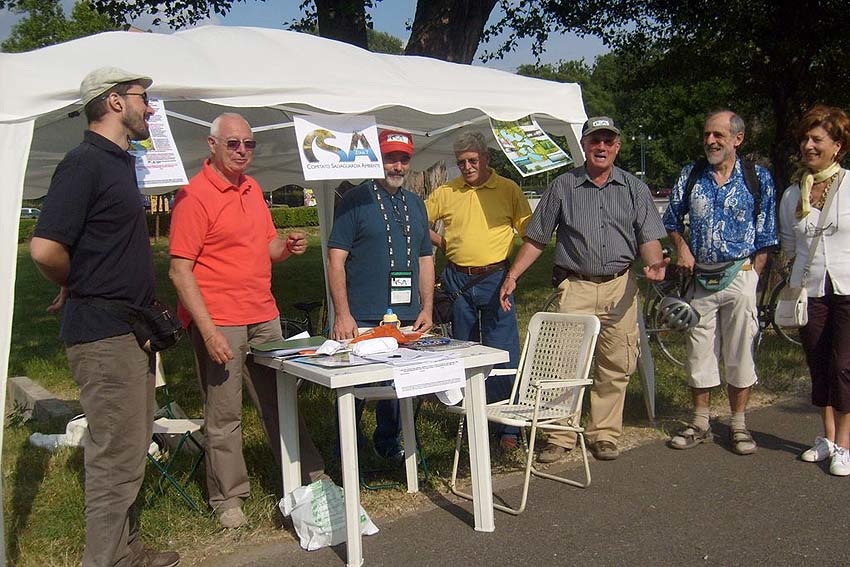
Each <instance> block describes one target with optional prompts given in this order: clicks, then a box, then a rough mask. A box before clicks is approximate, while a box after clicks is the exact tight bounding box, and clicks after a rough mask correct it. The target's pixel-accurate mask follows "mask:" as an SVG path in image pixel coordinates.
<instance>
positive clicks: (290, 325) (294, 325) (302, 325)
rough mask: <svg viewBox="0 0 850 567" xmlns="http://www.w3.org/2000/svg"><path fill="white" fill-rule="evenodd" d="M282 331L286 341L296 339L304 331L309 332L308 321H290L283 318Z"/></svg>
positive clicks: (281, 319)
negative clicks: (291, 338)
mask: <svg viewBox="0 0 850 567" xmlns="http://www.w3.org/2000/svg"><path fill="white" fill-rule="evenodd" d="M280 330H281V333H282V334H283V338H284V339H288V338H290V337H294V336H295V335H297V334H298V333H303V332H304V331H309V329H308V328H307V322H306V321H299V320H298V319H290V318H288V317H283V316H282V317H281V318H280Z"/></svg>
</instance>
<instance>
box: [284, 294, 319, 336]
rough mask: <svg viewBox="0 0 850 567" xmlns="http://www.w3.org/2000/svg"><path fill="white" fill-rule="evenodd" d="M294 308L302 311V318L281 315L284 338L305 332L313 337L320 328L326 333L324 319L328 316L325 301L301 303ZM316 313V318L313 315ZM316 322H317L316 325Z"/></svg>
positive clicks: (294, 304) (293, 305) (295, 304)
mask: <svg viewBox="0 0 850 567" xmlns="http://www.w3.org/2000/svg"><path fill="white" fill-rule="evenodd" d="M292 307H293V308H295V309H296V310H298V311H300V312H301V316H299V317H287V316H286V315H283V314H281V316H280V329H281V331H282V333H283V338H285V339H288V338H290V337H294V336H295V335H297V334H299V333H303V332H305V331H306V332H307V333H309V334H310V336H311V337H312V336H313V335H315V334H316V329H317V328H319V327H321V329H322V331H324V326H325V322H324V319H325V317H326V316H327V315H326V313H325V302H324V301H300V302H297V303H293V304H292ZM314 312H315V313H317V315H316V316H315V317H314V315H313V314H314ZM314 320H315V321H316V322H315V323H314Z"/></svg>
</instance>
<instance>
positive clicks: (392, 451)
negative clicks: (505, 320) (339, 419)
mask: <svg viewBox="0 0 850 567" xmlns="http://www.w3.org/2000/svg"><path fill="white" fill-rule="evenodd" d="M379 142H380V149H381V154H382V156H383V165H384V175H385V177H384V179H375V180H373V181H367V182H365V183H363V184H361V185H358V186H357V187H353V188H351V189H349V190H348V191H347V192H346V193H345V195H344V197H343V198H342V201H340V203H339V205H338V206H337V210H336V215H335V219H334V225H333V229H332V230H331V235H330V238H329V239H328V280H329V284H330V290H331V299H332V300H333V305H334V324H333V332H332V337H333V338H334V339H338V340H339V339H351V338H354V337H356V336H357V328H358V327H375V326H377V325H379V324H380V323H381V319H382V317H383V315H384V314H385V313H386V312H387V309H392V310H393V313H395V314H396V315H397V316H398V319H399V321H400V322H401V324H402V325H412V326H413V330H414V331H427V330H428V329H429V328H431V309H432V299H433V294H434V257H433V253H432V248H431V242H430V238H429V234H428V217H427V214H426V213H425V205H424V204H423V203H422V199H421V198H420V197H419V196H418V195H416V194H415V193H411V192H410V191H408V190H406V189H404V188H403V187H402V185H403V184H404V178H405V176H406V175H407V174H408V173H409V172H410V158H411V157H412V156H413V137H412V136H411V135H410V134H408V133H406V132H395V131H391V130H382V131H381V132H380V134H379ZM363 406H364V402H362V401H360V400H358V404H357V424H358V426H357V427H358V444H360V445H362V443H363V441H362V433H360V415H361V414H362V412H363ZM375 418H376V421H377V428H376V429H375V433H374V435H373V442H374V446H375V452H377V453H378V455H380V456H381V457H384V458H386V459H390V460H392V461H394V462H397V463H401V462H403V460H404V449H403V448H402V446H401V443H400V440H399V438H400V434H401V421H400V418H399V403H398V400H380V401H378V402H377V406H376V408H375Z"/></svg>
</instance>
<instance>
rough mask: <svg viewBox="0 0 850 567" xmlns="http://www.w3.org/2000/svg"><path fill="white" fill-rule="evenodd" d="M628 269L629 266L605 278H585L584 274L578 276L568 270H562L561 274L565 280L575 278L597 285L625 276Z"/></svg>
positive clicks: (576, 273)
mask: <svg viewBox="0 0 850 567" xmlns="http://www.w3.org/2000/svg"><path fill="white" fill-rule="evenodd" d="M629 268H631V266H629V267H628V268H623V269H622V270H621V271H619V272H617V273H616V274H610V275H607V276H587V275H585V274H579V273H578V272H573V271H570V270H564V271H563V272H562V273H564V274H565V276H564V277H565V278H575V279H577V280H581V281H584V282H593V283H598V284H599V283H607V282H610V281H611V280H615V279H617V278H619V277H620V276H623V275H625V274H626V273H627V272H628V271H629Z"/></svg>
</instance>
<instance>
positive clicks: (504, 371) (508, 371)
mask: <svg viewBox="0 0 850 567" xmlns="http://www.w3.org/2000/svg"><path fill="white" fill-rule="evenodd" d="M516 373H517V369H516V368H494V369H493V370H491V371H490V374H488V375H487V376H488V377H489V376H513V375H515V374H516Z"/></svg>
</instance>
